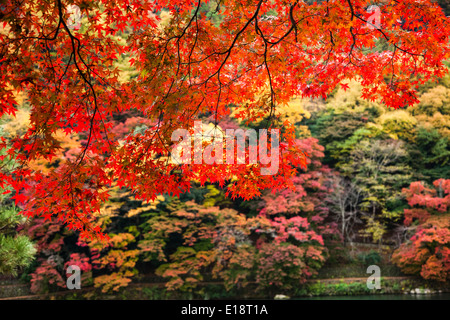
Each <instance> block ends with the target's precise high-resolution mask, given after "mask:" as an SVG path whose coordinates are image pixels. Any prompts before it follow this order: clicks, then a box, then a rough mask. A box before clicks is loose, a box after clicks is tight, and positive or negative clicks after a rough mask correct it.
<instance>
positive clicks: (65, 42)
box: [0, 0, 450, 252]
mask: <svg viewBox="0 0 450 320" xmlns="http://www.w3.org/2000/svg"><path fill="white" fill-rule="evenodd" d="M370 4H371V1H366V0H347V1H344V0H334V1H333V0H330V1H320V2H317V3H316V2H315V3H313V4H312V3H309V2H304V1H293V0H290V1H284V0H283V1H281V0H273V1H268V0H267V1H265V0H251V1H248V0H246V1H241V0H221V1H214V0H209V1H207V0H205V1H202V0H199V1H185V0H183V1H181V0H158V1H145V0H139V1H137V0H127V1H119V2H111V1H106V0H102V1H90V0H82V1H81V0H80V1H78V0H76V1H70V2H68V1H62V0H56V1H51V2H48V1H41V0H38V1H35V0H33V1H28V0H24V1H21V2H17V1H13V0H5V1H2V2H1V3H0V25H1V27H2V31H1V33H0V84H1V85H0V96H1V102H0V116H2V115H4V114H9V115H15V114H16V112H17V106H18V101H17V99H18V96H20V94H23V93H26V100H27V102H28V104H29V108H30V123H29V124H28V125H27V126H26V129H25V132H23V134H17V135H16V136H14V137H11V138H10V139H6V138H4V137H2V142H1V143H0V148H2V149H3V150H4V151H5V152H6V153H5V155H2V156H1V158H0V160H3V159H5V158H6V157H10V158H14V159H16V160H15V161H17V163H18V166H17V167H14V168H13V169H9V170H8V169H7V168H2V170H1V172H0V188H5V189H6V188H7V187H12V188H13V190H14V191H13V192H14V195H13V199H14V200H15V201H16V203H20V204H23V206H24V210H23V213H24V214H25V215H27V216H40V217H42V218H44V219H47V220H49V219H51V217H52V216H55V217H56V218H57V219H58V220H59V221H62V222H65V223H67V225H68V227H69V228H70V229H76V230H79V231H80V232H81V235H82V236H83V237H93V236H99V237H103V236H104V234H103V233H102V231H101V229H100V227H99V226H96V225H95V224H93V223H92V218H93V217H95V213H96V212H98V211H99V210H100V207H101V204H102V203H104V202H106V201H107V199H108V197H109V194H108V188H110V187H113V186H119V187H121V186H126V187H129V188H131V190H132V192H133V193H134V194H135V196H136V197H137V198H139V199H145V200H155V199H156V198H157V196H158V195H160V194H164V193H169V194H173V195H180V194H182V193H184V192H186V191H188V190H190V188H191V181H192V180H196V181H200V182H201V183H205V182H206V181H209V182H211V183H215V182H218V183H219V184H221V185H223V184H224V183H225V182H228V181H232V186H231V187H230V188H229V189H228V194H229V195H231V196H232V197H237V196H239V197H243V198H244V199H250V198H252V197H254V196H258V195H260V194H261V190H263V189H267V188H271V189H275V190H277V189H282V188H285V187H286V186H288V187H289V186H291V187H293V186H294V183H293V182H292V180H291V177H293V176H294V175H295V174H296V173H297V172H298V170H299V168H305V167H306V166H307V163H308V162H309V161H308V154H306V153H305V152H304V150H302V148H301V145H299V144H298V143H297V142H296V136H295V129H294V124H293V123H291V122H290V121H289V120H287V119H282V117H280V112H279V111H278V110H279V106H283V105H285V104H287V103H288V102H289V101H290V100H291V99H292V98H294V97H312V98H314V97H327V96H328V95H330V94H332V92H333V90H334V89H335V88H336V87H337V86H339V85H340V86H341V87H342V88H343V89H345V88H348V83H349V81H350V80H354V81H357V82H359V83H360V84H361V87H362V89H361V97H362V98H363V99H365V100H368V101H375V100H377V101H379V102H380V103H382V104H384V105H385V106H387V107H392V108H400V107H405V106H408V105H413V104H415V103H417V102H418V98H417V97H418V86H419V85H423V84H425V83H427V82H428V81H430V80H436V79H437V78H440V77H443V76H444V75H445V74H446V72H447V68H446V67H445V65H444V64H443V61H444V60H445V59H447V58H448V56H449V50H448V49H449V48H448V46H449V42H448V36H449V31H450V29H449V27H448V23H447V21H446V20H445V16H444V14H443V13H442V10H441V9H440V8H439V6H438V5H437V4H435V3H433V2H432V1H415V0H405V1H381V4H380V6H379V8H380V12H381V17H382V19H381V23H380V25H378V26H374V25H373V21H372V18H371V15H372V13H371V12H369V11H368V10H367V9H368V7H369V5H370ZM69 5H76V6H78V8H79V9H80V15H79V17H78V18H79V19H80V20H79V21H75V22H79V23H74V17H73V16H71V11H70V10H68V8H69ZM205 6H207V7H205ZM213 8H214V9H213ZM425 29H426V31H425ZM125 73H128V74H131V77H128V78H129V79H128V80H124V79H126V78H127V77H124V76H123V75H124V74H125ZM436 90H438V89H436ZM424 103H426V102H424ZM438 107H439V106H438ZM124 112H137V113H138V114H139V116H140V117H142V118H143V119H146V123H144V124H143V127H142V128H141V129H140V130H137V131H135V132H134V133H133V134H128V135H126V136H125V137H120V135H118V134H117V133H116V132H114V131H113V128H114V117H117V116H118V115H120V114H121V113H124ZM230 114H232V115H233V116H234V117H235V118H237V119H240V120H243V121H244V122H246V123H247V124H250V123H253V122H256V121H260V120H265V122H264V124H265V125H266V127H267V128H282V130H281V141H282V142H281V144H280V147H281V154H280V158H281V159H280V168H279V171H278V172H277V174H275V175H262V174H261V173H260V167H261V166H262V165H261V164H260V163H258V164H255V165H247V164H243V165H234V164H230V163H226V162H223V163H221V164H215V165H207V164H183V165H178V164H175V163H171V162H170V161H168V159H169V155H170V146H171V145H172V144H173V141H171V135H172V133H173V131H174V130H176V129H187V128H192V127H193V125H194V121H196V120H198V119H199V117H201V116H209V117H210V119H212V122H213V123H214V124H215V125H217V124H218V123H219V122H220V121H221V120H223V119H224V118H225V117H226V116H229V115H230ZM388 120H389V119H385V122H384V123H383V125H387V126H388V125H390V124H389V121H388ZM355 125H357V124H355ZM63 134H65V135H67V136H68V138H67V137H66V138H64V136H63ZM74 135H79V136H80V137H81V141H80V147H79V148H78V149H77V150H76V152H75V153H74V154H72V155H71V156H66V157H63V158H61V159H59V163H58V166H54V167H51V166H50V167H49V168H46V169H45V170H43V169H42V168H39V166H36V163H38V162H39V161H40V160H42V159H45V160H49V161H51V160H52V158H54V157H56V156H57V155H59V154H60V152H61V149H62V148H63V147H62V145H63V143H64V139H70V138H71V137H72V136H74ZM66 142H67V140H66ZM73 143H75V141H73ZM438 143H439V142H436V144H438ZM355 159H356V155H355ZM355 161H356V160H355ZM429 161H433V160H432V159H430V160H429ZM267 250H268V252H270V248H268V249H267Z"/></svg>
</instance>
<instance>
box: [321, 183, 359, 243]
mask: <svg viewBox="0 0 450 320" xmlns="http://www.w3.org/2000/svg"><path fill="white" fill-rule="evenodd" d="M331 186H332V188H333V192H330V193H329V194H328V196H327V199H326V200H327V202H328V204H329V206H330V209H331V211H332V213H333V216H334V217H335V220H336V221H337V223H338V226H339V231H340V233H341V237H342V240H343V242H344V245H346V244H347V243H348V242H350V243H351V242H352V241H353V239H354V237H355V234H354V227H355V224H357V223H361V222H362V221H361V220H360V219H359V214H360V204H361V199H362V197H363V195H362V191H361V189H360V188H359V187H358V186H357V185H356V184H355V183H353V182H351V181H349V179H348V178H347V179H346V178H344V177H342V176H339V175H335V176H334V177H333V179H332V180H331Z"/></svg>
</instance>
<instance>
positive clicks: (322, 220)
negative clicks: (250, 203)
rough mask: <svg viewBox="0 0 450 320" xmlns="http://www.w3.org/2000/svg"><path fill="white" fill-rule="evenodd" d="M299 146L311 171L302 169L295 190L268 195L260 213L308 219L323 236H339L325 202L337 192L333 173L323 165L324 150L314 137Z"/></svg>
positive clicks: (293, 179) (302, 140) (294, 178)
mask: <svg viewBox="0 0 450 320" xmlns="http://www.w3.org/2000/svg"><path fill="white" fill-rule="evenodd" d="M297 143H298V145H299V146H300V147H301V148H302V150H304V151H305V152H306V153H307V154H308V156H309V162H308V170H307V171H306V172H302V171H301V170H300V172H299V173H298V174H297V175H296V176H295V177H293V178H292V182H293V183H294V186H295V189H294V190H292V189H285V190H281V191H279V192H276V193H271V192H266V193H265V194H264V195H263V197H262V199H261V200H262V201H261V202H260V204H259V205H260V207H261V208H262V209H261V211H260V214H261V215H264V216H267V217H272V218H273V217H280V216H281V217H287V218H288V217H295V216H301V217H304V218H307V219H308V221H309V222H310V223H311V225H312V226H314V227H315V230H316V232H318V233H319V234H321V235H331V234H335V233H336V231H337V230H336V225H335V224H334V223H333V222H332V221H330V219H329V209H328V207H327V206H326V203H325V202H324V201H325V199H326V197H327V195H328V194H330V193H334V192H335V191H334V190H333V186H332V185H331V183H330V181H331V180H332V179H333V172H332V170H331V169H330V168H328V167H326V166H323V165H322V163H321V159H322V158H323V156H324V154H323V150H324V148H323V147H322V146H321V145H319V144H318V140H317V139H315V138H312V137H310V138H306V139H299V140H298V141H297Z"/></svg>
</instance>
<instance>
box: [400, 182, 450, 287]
mask: <svg viewBox="0 0 450 320" xmlns="http://www.w3.org/2000/svg"><path fill="white" fill-rule="evenodd" d="M403 192H404V193H405V195H406V196H407V200H408V203H409V205H410V206H411V207H412V208H411V209H405V225H407V226H411V225H416V227H415V228H416V233H415V234H414V235H413V236H412V237H411V239H410V241H408V242H405V243H404V244H402V245H401V246H400V248H399V249H397V250H396V251H395V252H394V254H393V257H392V261H393V262H395V263H396V264H397V265H398V266H400V267H401V268H402V270H403V271H404V272H406V273H410V274H420V275H421V276H422V277H423V278H425V279H432V280H438V281H448V280H449V279H450V219H449V206H450V180H448V179H447V180H445V179H439V180H436V181H434V183H433V188H428V187H426V186H424V185H423V184H422V183H421V182H414V183H412V184H411V185H410V187H409V188H408V189H406V188H405V189H404V190H403Z"/></svg>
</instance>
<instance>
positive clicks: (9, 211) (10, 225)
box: [0, 201, 36, 276]
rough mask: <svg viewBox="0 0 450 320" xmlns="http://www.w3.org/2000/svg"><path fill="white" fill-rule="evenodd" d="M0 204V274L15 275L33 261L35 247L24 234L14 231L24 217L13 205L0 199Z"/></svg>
mask: <svg viewBox="0 0 450 320" xmlns="http://www.w3.org/2000/svg"><path fill="white" fill-rule="evenodd" d="M0 206H1V207H0V274H6V275H13V276H17V274H18V271H19V270H23V268H25V267H27V266H28V265H29V264H30V263H31V262H32V261H33V259H34V254H35V253H36V249H35V248H34V246H33V243H32V242H31V241H30V239H29V238H28V237H27V236H26V235H22V234H18V233H17V231H16V229H17V228H16V227H17V226H18V225H23V224H24V222H25V221H26V218H25V217H24V216H21V215H19V210H18V209H17V208H15V207H14V205H11V204H10V205H9V206H5V202H3V201H0Z"/></svg>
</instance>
